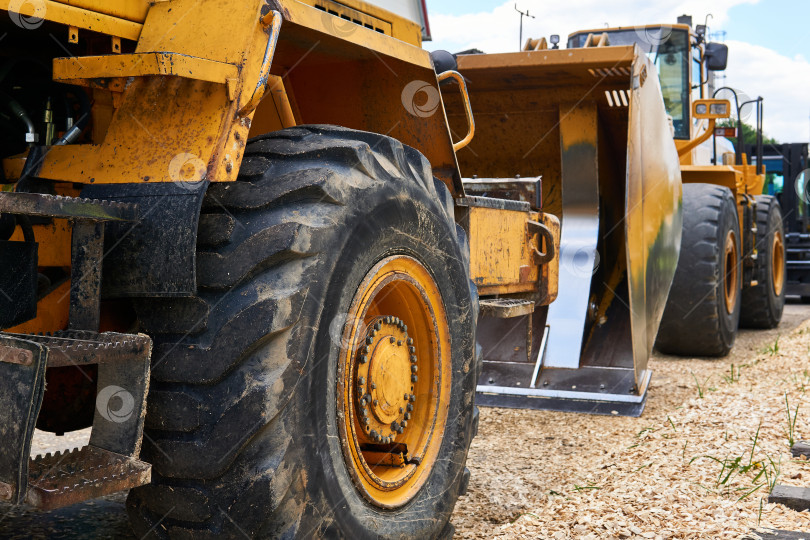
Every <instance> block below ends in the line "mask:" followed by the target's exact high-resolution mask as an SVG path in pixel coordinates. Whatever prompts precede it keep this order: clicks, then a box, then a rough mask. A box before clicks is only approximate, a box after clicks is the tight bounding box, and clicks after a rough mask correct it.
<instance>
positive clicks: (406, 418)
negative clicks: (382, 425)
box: [403, 412, 411, 420]
mask: <svg viewBox="0 0 810 540" xmlns="http://www.w3.org/2000/svg"><path fill="white" fill-rule="evenodd" d="M403 418H404V419H405V420H410V419H411V413H409V412H406V413H405V416H403Z"/></svg>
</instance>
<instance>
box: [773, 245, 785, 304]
mask: <svg viewBox="0 0 810 540" xmlns="http://www.w3.org/2000/svg"><path fill="white" fill-rule="evenodd" d="M771 279H772V281H773V283H772V285H773V292H774V294H776V296H779V295H781V294H782V288H783V287H784V286H785V242H784V240H783V239H782V231H776V232H775V233H774V235H773V240H772V241H771Z"/></svg>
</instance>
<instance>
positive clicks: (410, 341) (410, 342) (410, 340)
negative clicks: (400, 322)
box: [406, 337, 413, 345]
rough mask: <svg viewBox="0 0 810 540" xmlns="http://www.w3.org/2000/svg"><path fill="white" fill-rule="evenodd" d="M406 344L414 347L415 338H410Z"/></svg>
mask: <svg viewBox="0 0 810 540" xmlns="http://www.w3.org/2000/svg"><path fill="white" fill-rule="evenodd" d="M406 343H407V344H408V345H413V338H412V337H409V338H408V339H407V340H406Z"/></svg>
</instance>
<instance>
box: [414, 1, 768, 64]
mask: <svg viewBox="0 0 810 540" xmlns="http://www.w3.org/2000/svg"><path fill="white" fill-rule="evenodd" d="M515 1H516V0H509V1H508V2H504V3H503V4H502V5H500V6H498V7H496V8H494V9H493V10H492V11H489V12H482V13H472V14H467V15H447V14H442V13H438V12H435V11H433V12H430V13H429V16H430V27H431V32H432V34H433V39H434V41H433V42H431V43H426V44H425V45H426V47H427V48H428V49H431V50H435V49H446V50H449V51H451V52H455V51H460V50H463V49H469V48H472V47H475V48H478V49H481V50H483V51H484V52H489V53H494V52H507V51H514V50H518V41H519V39H518V33H519V24H520V18H519V15H518V14H517V13H516V12H515ZM757 1H758V0H658V1H656V2H649V1H648V0H619V1H614V2H605V1H604V0H569V1H567V2H549V1H548V0H517V4H518V7H519V8H520V9H521V10H523V11H526V10H527V9H528V10H529V12H530V13H531V14H532V15H533V16H535V18H534V19H527V18H524V19H523V37H524V39H525V38H527V37H542V36H549V35H551V34H559V35H560V36H561V38H562V40H563V42H564V41H565V39H566V38H567V36H568V34H570V33H571V32H575V31H577V30H584V29H591V28H602V27H604V26H605V24H609V25H611V26H631V25H642V24H653V23H667V22H671V23H675V22H676V20H677V18H678V16H679V15H682V14H684V13H686V14H690V15H693V16H694V22H695V24H702V23H703V21H704V18H705V17H706V14H707V13H711V14H712V18H711V19H710V20H709V25H710V26H711V27H716V28H719V27H720V26H721V25H722V24H723V23H724V22H725V21H726V19H727V17H728V10H729V9H730V8H732V7H733V6H735V5H740V4H755V3H757Z"/></svg>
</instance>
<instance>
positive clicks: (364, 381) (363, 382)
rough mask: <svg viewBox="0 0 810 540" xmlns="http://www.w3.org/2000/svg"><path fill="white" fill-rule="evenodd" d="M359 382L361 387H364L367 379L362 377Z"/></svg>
mask: <svg viewBox="0 0 810 540" xmlns="http://www.w3.org/2000/svg"><path fill="white" fill-rule="evenodd" d="M357 382H358V383H360V386H362V385H364V384H366V378H365V377H360V379H358V381H357Z"/></svg>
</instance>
